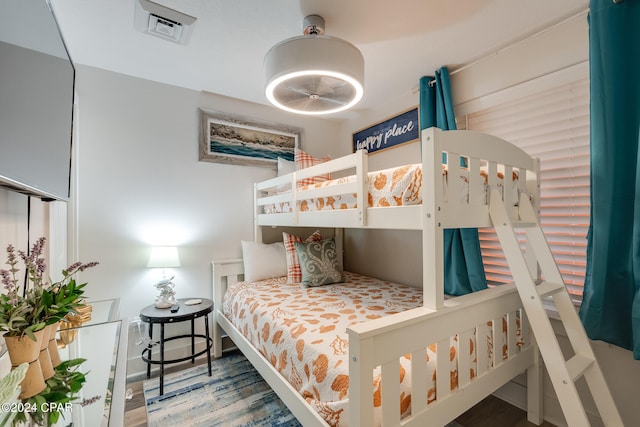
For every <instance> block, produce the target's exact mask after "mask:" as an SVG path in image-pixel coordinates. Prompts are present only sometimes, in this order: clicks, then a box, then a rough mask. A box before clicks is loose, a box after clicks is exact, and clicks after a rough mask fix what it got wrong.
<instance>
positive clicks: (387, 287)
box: [223, 272, 492, 426]
mask: <svg viewBox="0 0 640 427" xmlns="http://www.w3.org/2000/svg"><path fill="white" fill-rule="evenodd" d="M286 279H287V278H286V277H281V278H275V279H267V280H262V281H259V282H253V283H247V282H240V283H237V284H235V285H233V286H230V287H229V289H228V290H227V293H226V295H225V299H224V305H223V311H224V314H225V316H227V318H228V319H229V320H230V321H231V322H232V323H233V324H234V326H235V327H236V328H237V329H238V330H239V331H240V332H241V333H242V334H243V335H244V336H245V337H246V338H248V340H249V341H250V342H251V343H252V344H253V345H254V347H255V348H256V349H257V350H258V351H259V352H260V353H262V355H263V356H264V357H265V358H267V359H268V360H269V361H270V362H271V364H272V365H273V366H274V367H276V368H277V370H278V371H279V372H280V373H281V374H282V375H283V376H284V377H285V378H286V379H287V380H288V381H289V382H290V383H291V384H292V385H293V387H294V388H295V389H296V390H297V391H298V392H299V393H300V394H301V395H302V396H303V397H304V398H305V399H306V400H307V402H308V403H309V404H310V405H311V406H312V407H313V408H314V409H315V410H316V411H317V412H318V413H319V414H320V415H321V416H322V417H323V418H324V419H325V420H326V421H327V423H328V424H329V425H332V426H338V425H339V426H346V425H347V423H348V414H347V392H348V387H349V377H348V363H347V357H348V345H349V343H348V336H347V333H346V328H347V327H348V326H349V325H353V324H355V323H359V322H364V321H367V320H370V319H376V318H378V317H381V316H386V315H390V314H393V313H398V312H400V311H403V310H408V309H411V308H415V307H419V306H421V305H422V290H421V289H416V288H412V287H409V286H404V285H398V284H393V283H390V282H387V281H382V280H378V279H373V278H369V277H366V276H362V275H357V274H353V273H349V272H345V273H344V279H345V283H339V284H334V285H328V286H322V287H316V288H303V287H301V286H300V285H299V284H287V283H286V282H287V280H286ZM478 329H480V328H478ZM483 329H484V330H486V334H485V333H484V332H483V336H482V337H480V338H478V337H476V339H483V340H491V339H492V338H491V335H490V330H491V328H483ZM456 340H457V337H453V338H452V339H451V349H450V360H451V381H452V383H453V385H454V386H455V384H456V383H457V364H456V349H457V345H456ZM474 347H475V345H473V346H472V348H474ZM490 348H491V347H490ZM432 350H433V349H432V348H429V349H428V351H427V356H428V358H431V359H432V360H435V358H434V353H433V351H432ZM488 356H489V357H488V360H491V355H488ZM402 359H403V360H401V374H402V375H401V376H402V378H401V392H402V395H401V396H400V399H401V410H402V412H403V414H404V413H406V412H407V411H408V409H409V407H410V402H411V397H410V384H408V382H409V378H410V375H405V374H406V370H408V369H410V363H409V360H408V359H405V358H402ZM429 365H431V364H429ZM429 369H430V371H431V373H430V375H429V377H430V378H432V382H431V384H427V385H426V386H427V387H428V388H429V392H428V396H429V397H428V398H429V401H431V400H434V399H435V381H434V379H435V378H434V375H433V373H435V371H434V367H432V366H429ZM474 371H475V367H473V370H472V376H473V375H474V374H475V372H474ZM374 390H375V394H374V402H375V403H374V404H375V406H376V407H379V405H380V381H379V379H375V378H374Z"/></svg>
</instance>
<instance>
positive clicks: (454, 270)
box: [420, 67, 487, 295]
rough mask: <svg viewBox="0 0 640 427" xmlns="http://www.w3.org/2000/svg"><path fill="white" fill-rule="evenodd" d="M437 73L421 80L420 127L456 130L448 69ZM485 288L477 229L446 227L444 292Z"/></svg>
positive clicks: (442, 69) (451, 293)
mask: <svg viewBox="0 0 640 427" xmlns="http://www.w3.org/2000/svg"><path fill="white" fill-rule="evenodd" d="M435 74H436V75H435V77H422V78H421V79H420V130H422V129H427V128H430V127H434V126H435V127H438V128H440V129H443V130H455V129H456V119H455V115H454V113H453V101H452V98H451V83H450V80H449V71H448V70H447V68H446V67H442V68H440V69H439V70H437V71H436V73H435ZM443 156H444V154H443ZM443 161H445V159H444V158H443ZM461 161H462V159H461ZM486 288H487V279H486V276H485V274H484V265H483V264H482V254H481V252H480V239H479V238H478V230H477V229H475V228H461V229H446V230H444V291H445V293H447V294H449V295H464V294H468V293H470V292H474V291H479V290H481V289H486Z"/></svg>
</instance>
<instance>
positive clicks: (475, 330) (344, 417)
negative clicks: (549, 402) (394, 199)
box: [212, 128, 542, 426]
mask: <svg viewBox="0 0 640 427" xmlns="http://www.w3.org/2000/svg"><path fill="white" fill-rule="evenodd" d="M421 138H422V139H421V142H422V159H421V160H422V162H421V164H419V165H418V168H417V170H418V171H419V172H418V173H417V174H416V175H414V176H417V177H418V178H419V179H418V181H417V184H418V185H417V186H415V185H414V187H415V188H417V190H416V189H415V188H414V192H415V191H417V192H418V193H419V196H420V197H419V200H418V201H417V202H416V203H413V204H408V205H407V204H403V203H400V204H399V205H398V206H386V204H385V206H381V205H376V204H371V200H370V197H371V195H370V189H369V182H370V181H371V178H372V175H371V174H372V172H371V171H369V170H368V168H367V154H366V153H365V152H363V151H357V152H356V153H354V154H351V155H348V156H345V157H341V158H339V159H335V160H331V161H328V162H325V163H322V164H319V165H316V166H311V167H308V168H305V169H302V170H298V171H295V172H293V173H291V174H287V175H283V176H279V177H276V178H273V179H270V180H267V181H264V182H261V183H257V184H255V185H254V206H255V212H254V214H255V215H254V221H255V235H256V241H261V239H262V234H261V230H262V227H266V226H295V227H313V228H316V227H331V228H335V230H336V236H335V239H334V242H335V245H336V251H337V253H338V254H339V255H340V256H341V254H342V243H341V242H342V239H341V236H342V230H343V229H345V228H371V229H406V230H419V231H421V232H422V259H423V286H422V291H421V294H422V295H421V298H420V304H419V306H417V307H413V308H407V307H404V308H403V309H399V310H395V311H393V313H392V314H389V315H386V316H370V317H368V318H366V319H365V320H366V321H364V320H363V319H358V320H357V321H356V322H355V323H353V322H352V323H349V324H348V326H346V331H345V332H344V336H345V337H346V340H345V341H348V343H346V342H345V343H343V350H344V353H345V355H344V357H343V358H342V359H339V360H338V361H337V362H335V361H333V362H330V363H333V364H334V365H346V366H342V369H344V371H345V372H346V375H348V379H347V383H348V393H346V395H344V396H343V395H342V394H341V395H340V396H341V397H344V402H342V403H343V404H344V405H343V406H341V407H340V408H341V409H340V410H339V411H337V413H338V416H336V411H335V410H334V411H328V412H323V411H322V404H321V403H320V404H318V403H317V402H315V401H314V400H315V396H310V395H309V393H303V394H301V392H300V390H299V387H298V388H297V386H299V384H297V383H296V381H291V378H289V379H287V377H288V375H287V373H286V372H284V370H283V369H282V365H283V363H282V359H281V358H279V357H278V356H274V355H272V354H269V351H268V350H266V349H265V347H264V346H261V345H260V344H256V341H255V339H252V338H251V337H250V335H260V331H254V332H255V333H254V334H251V333H247V332H248V329H251V327H247V326H246V325H245V327H244V328H243V327H241V326H239V323H238V322H237V321H236V320H237V319H236V320H234V319H233V318H232V317H233V314H234V313H236V314H237V312H238V311H239V309H238V308H237V306H233V305H234V304H237V302H229V301H228V300H226V299H225V297H227V298H229V297H233V296H234V295H236V296H237V295H238V294H242V293H243V292H245V291H247V292H253V290H254V289H255V288H256V287H261V286H262V287H266V289H268V291H267V292H276V295H278V297H277V298H276V299H272V300H270V301H267V303H266V306H269V305H271V306H279V305H280V304H281V303H282V304H284V301H285V300H286V299H287V295H289V297H291V296H290V294H287V293H286V292H285V291H281V290H275V291H274V289H275V288H273V286H275V285H280V284H282V283H281V282H283V281H282V280H281V279H277V278H276V279H270V280H267V281H266V284H265V283H264V282H258V283H257V284H254V283H245V282H243V278H244V276H243V272H244V269H243V264H242V260H241V259H228V260H216V261H213V262H212V269H213V293H214V300H215V302H216V305H215V310H214V331H213V335H214V354H215V356H216V357H220V356H221V355H222V334H223V333H226V334H227V335H228V336H229V337H230V338H231V339H232V340H233V342H234V343H235V344H236V345H237V347H238V348H239V349H240V350H241V351H242V352H243V353H244V354H245V356H246V357H247V358H248V359H249V360H250V361H251V363H252V364H253V365H254V366H255V368H256V369H257V370H258V371H259V372H260V373H261V375H262V376H263V377H264V379H265V380H266V381H267V382H268V383H269V384H270V385H271V387H272V388H273V389H274V391H275V392H276V393H277V394H278V395H279V396H280V397H281V399H282V400H283V401H284V402H285V404H287V406H288V407H289V408H290V410H291V411H292V413H293V414H294V415H295V416H296V417H297V418H298V419H299V420H300V422H301V423H302V424H303V425H305V426H327V425H341V426H344V425H351V426H373V425H383V426H397V425H403V426H425V425H429V426H431V425H433V426H440V425H445V424H446V423H448V422H449V421H451V420H453V419H455V418H456V417H457V416H458V415H460V414H461V413H463V412H465V411H466V410H467V409H469V408H470V407H471V406H473V405H474V404H476V403H477V402H479V401H480V400H482V399H483V398H484V397H486V396H488V395H489V394H491V393H493V392H494V391H495V390H497V389H498V388H499V387H501V386H502V385H504V384H506V383H507V382H509V381H510V380H511V379H513V378H514V377H516V376H518V375H520V374H522V373H525V372H526V378H527V403H528V418H529V420H530V421H532V422H534V423H536V424H539V423H540V422H541V421H542V398H541V393H542V382H541V378H542V366H541V363H540V361H539V357H538V349H537V347H536V345H535V340H534V339H533V338H532V337H530V334H529V329H528V326H527V325H528V323H527V321H526V318H525V315H524V312H523V310H522V304H521V301H520V297H519V295H518V292H517V290H516V288H515V286H514V285H512V284H507V285H503V286H499V287H494V288H490V289H487V290H483V291H479V292H475V293H473V294H468V295H465V296H462V297H456V298H445V294H444V285H443V282H444V280H443V268H442V266H443V262H444V253H443V230H444V229H445V228H464V227H491V226H492V222H491V218H490V212H489V208H490V206H489V199H490V198H489V197H488V194H489V192H490V191H492V190H494V189H500V192H499V194H500V195H501V196H500V197H499V198H500V199H501V200H500V203H503V204H504V205H505V206H506V207H507V211H508V213H509V215H510V216H511V217H512V218H513V219H514V220H517V219H518V218H519V212H518V210H519V204H518V202H517V200H519V199H518V197H517V195H516V196H515V197H514V196H513V194H512V193H513V192H514V191H515V192H516V193H517V194H520V195H522V194H524V195H527V196H528V197H529V198H530V199H531V200H532V203H533V205H534V206H535V205H536V203H537V201H538V163H537V160H536V159H534V158H531V157H530V156H529V155H527V154H526V153H525V152H524V151H522V150H521V149H519V148H517V147H516V146H514V145H512V144H510V143H508V142H506V141H504V140H501V139H499V138H496V137H493V136H490V135H485V134H480V133H476V132H470V131H441V130H439V129H436V128H430V129H426V130H424V131H423V132H422V136H421ZM461 160H462V163H461ZM461 164H464V165H465V167H464V169H463V172H459V171H460V170H461V166H459V165H461ZM324 174H333V175H338V176H340V175H341V176H342V177H341V178H339V179H337V180H335V182H333V183H331V184H330V185H329V184H324V183H323V184H321V185H305V186H300V185H298V183H299V182H300V181H301V180H304V179H307V178H312V177H315V176H318V175H324ZM458 175H460V176H461V178H463V179H452V178H451V177H452V176H453V177H457V176H458ZM510 177H512V179H509V178H510ZM501 178H502V179H501ZM411 179H412V180H413V182H414V183H415V182H416V180H415V178H411ZM494 193H495V191H494ZM496 194H497V193H496ZM344 195H349V197H353V198H354V199H355V202H354V203H353V204H350V205H347V204H342V205H340V206H337V207H336V206H331V208H326V209H325V208H324V206H323V209H319V210H313V209H308V206H307V207H305V205H308V203H307V202H308V201H310V200H316V201H317V200H326V199H327V198H328V199H330V200H336V199H339V198H340V197H341V196H344ZM460 195H463V196H460ZM411 198H412V199H415V198H414V197H411ZM491 199H492V200H493V201H492V203H495V200H496V197H492V198H491ZM334 205H335V204H334ZM334 208H335V209H334ZM338 258H339V260H340V261H341V258H340V257H338ZM531 268H532V269H534V268H535V267H533V266H531ZM532 271H533V270H532ZM345 276H347V278H348V279H350V281H349V283H353V281H355V282H356V283H359V282H358V281H359V280H360V281H361V280H364V281H368V279H366V278H365V279H362V278H359V277H356V278H353V277H352V276H350V275H349V273H345ZM382 285H383V286H387V283H386V282H384V283H383V284H382ZM334 286H336V287H335V289H333V290H332V289H329V290H325V289H323V290H322V291H323V292H333V291H335V292H337V293H341V292H346V291H343V290H339V289H340V288H339V284H336V285H331V286H330V287H334ZM347 286H351V285H347ZM323 288H325V287H323ZM296 289H300V287H299V286H297V287H296ZM305 291H306V290H305ZM303 293H304V292H303ZM230 294H231V295H230ZM402 295H405V294H404V293H402ZM272 296H273V294H272ZM298 298H299V295H294V296H293V299H294V300H298ZM385 298H386V297H385ZM251 299H252V303H253V304H254V305H253V306H252V307H250V308H249V309H250V310H252V313H254V312H258V311H259V312H263V311H267V310H266V309H263V307H262V306H259V305H258V304H257V303H256V301H255V295H254V294H253V293H251ZM414 299H415V298H414ZM359 301H360V300H359ZM298 302H299V301H298ZM331 317H332V316H331ZM253 319H254V320H253V322H254V325H257V324H258V322H259V321H258V320H255V319H256V318H255V317H254V318H253ZM367 319H371V320H367ZM276 323H277V322H272V323H271V324H272V325H275V324H276ZM280 323H283V322H280ZM285 323H286V322H285ZM260 324H262V323H260ZM243 332H244V333H243ZM267 336H269V334H267ZM278 337H280V334H278ZM258 341H259V338H258ZM293 345H294V346H295V340H294V344H293ZM347 348H348V350H346V349H347ZM347 351H348V352H347ZM301 353H302V352H300V351H299V352H297V353H296V349H295V347H293V348H291V349H290V351H289V353H288V354H289V356H285V357H293V356H294V355H296V354H297V355H298V356H300V357H302V355H301ZM427 360H428V363H427ZM314 363H315V362H314ZM285 365H286V363H285ZM308 366H310V365H308ZM313 366H315V365H313ZM307 376H310V375H309V374H307ZM401 378H402V379H401ZM381 384H382V386H381ZM319 408H320V410H319Z"/></svg>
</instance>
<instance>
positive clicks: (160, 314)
mask: <svg viewBox="0 0 640 427" xmlns="http://www.w3.org/2000/svg"><path fill="white" fill-rule="evenodd" d="M192 299H194V298H180V299H179V300H178V302H177V304H178V306H179V309H178V311H177V312H175V313H172V312H171V310H170V309H168V308H156V306H155V305H150V306H147V307H145V308H143V309H142V311H140V320H142V321H143V322H147V323H149V341H150V342H149V344H148V346H147V348H145V349H144V350H142V360H143V361H145V362H146V363H147V378H149V377H150V376H151V365H152V364H153V365H160V395H161V396H162V394H163V393H164V365H167V364H170V363H178V362H184V361H186V360H189V359H191V363H195V358H196V357H198V356H200V355H202V354H205V353H206V354H207V363H208V365H209V376H211V347H212V345H213V340H212V339H211V337H210V336H209V313H211V312H212V311H213V301H211V300H210V299H205V298H197V299H199V300H201V302H200V303H199V304H194V305H186V304H185V302H187V301H189V300H192ZM199 317H203V318H204V329H205V334H204V335H202V334H196V333H195V319H197V318H199ZM187 320H190V321H191V334H190V335H176V336H173V337H169V338H165V336H164V325H165V324H166V323H178V322H185V321H187ZM154 323H158V324H160V340H159V341H157V342H158V343H159V344H160V360H152V358H151V350H152V347H153V344H154V343H155V341H153V324H154ZM181 338H190V339H191V355H189V356H187V357H182V358H179V359H170V360H165V358H164V343H165V342H167V341H172V340H177V339H181ZM196 338H203V339H204V340H205V344H206V346H205V347H206V348H205V349H204V350H202V351H199V352H197V353H196V346H195V339H196Z"/></svg>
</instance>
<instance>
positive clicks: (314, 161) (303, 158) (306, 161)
mask: <svg viewBox="0 0 640 427" xmlns="http://www.w3.org/2000/svg"><path fill="white" fill-rule="evenodd" d="M329 160H331V157H329V156H326V157H313V156H312V155H311V154H309V153H307V152H305V151H302V150H296V154H295V162H296V170H301V169H304V168H308V167H310V166H315V165H319V164H320V163H324V162H327V161H329ZM330 179H331V175H330V174H325V175H317V176H312V177H309V178H303V179H301V180H299V181H298V184H297V186H298V187H302V186H304V185H312V184H317V183H319V182H324V181H328V180H330Z"/></svg>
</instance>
